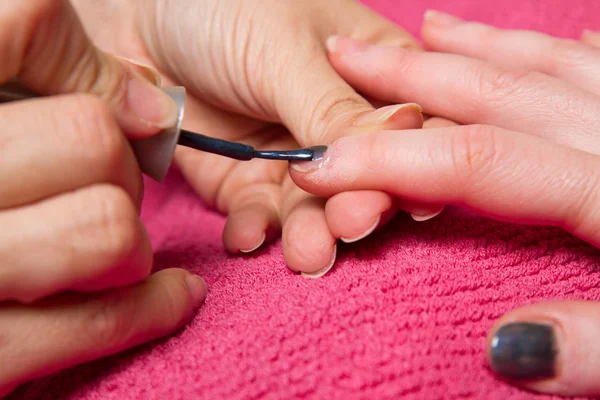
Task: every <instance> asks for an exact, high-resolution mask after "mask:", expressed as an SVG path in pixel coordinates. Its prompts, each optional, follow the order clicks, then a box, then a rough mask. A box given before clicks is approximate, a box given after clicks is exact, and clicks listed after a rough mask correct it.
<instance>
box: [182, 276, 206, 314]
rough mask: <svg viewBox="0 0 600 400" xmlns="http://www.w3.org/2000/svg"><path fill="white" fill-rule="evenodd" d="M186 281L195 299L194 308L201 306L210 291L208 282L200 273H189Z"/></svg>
mask: <svg viewBox="0 0 600 400" xmlns="http://www.w3.org/2000/svg"><path fill="white" fill-rule="evenodd" d="M185 283H186V284H187V287H188V290H189V292H190V295H191V296H192V299H193V301H194V308H198V307H200V306H201V305H202V303H204V300H205V299H206V295H207V293H208V289H207V287H206V282H204V279H202V278H201V277H199V276H198V275H189V276H188V277H186V278H185Z"/></svg>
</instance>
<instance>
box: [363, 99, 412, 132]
mask: <svg viewBox="0 0 600 400" xmlns="http://www.w3.org/2000/svg"><path fill="white" fill-rule="evenodd" d="M404 112H417V113H422V112H423V109H422V108H421V106H420V105H418V104H416V103H406V104H397V105H392V106H386V107H382V108H379V109H377V110H375V111H371V112H369V113H367V114H365V115H361V116H360V117H358V118H357V119H356V121H354V124H355V125H359V126H365V125H385V124H387V123H389V122H390V121H392V120H393V119H394V117H396V116H398V115H400V114H402V113H404Z"/></svg>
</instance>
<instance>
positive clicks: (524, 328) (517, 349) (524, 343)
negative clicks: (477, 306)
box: [491, 322, 557, 379]
mask: <svg viewBox="0 0 600 400" xmlns="http://www.w3.org/2000/svg"><path fill="white" fill-rule="evenodd" d="M556 354H557V349H556V340H555V336H554V329H553V327H552V326H551V325H545V324H539V323H528V322H519V323H511V324H507V325H504V326H503V327H501V328H500V329H498V331H497V332H496V335H495V336H494V338H493V339H492V345H491V364H492V368H493V369H494V371H496V372H497V373H499V374H500V375H503V376H505V377H507V378H512V379H542V378H550V377H552V376H553V375H554V363H555V359H556Z"/></svg>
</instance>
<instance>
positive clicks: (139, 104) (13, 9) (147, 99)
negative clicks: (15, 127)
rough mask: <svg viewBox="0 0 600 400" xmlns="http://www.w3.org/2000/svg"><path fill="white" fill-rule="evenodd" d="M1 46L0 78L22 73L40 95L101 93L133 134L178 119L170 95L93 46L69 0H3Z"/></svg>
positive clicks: (155, 129) (152, 130)
mask: <svg viewBox="0 0 600 400" xmlns="http://www.w3.org/2000/svg"><path fill="white" fill-rule="evenodd" d="M0 49H2V54H4V55H5V57H4V61H3V64H2V67H0V82H6V81H7V80H9V79H11V78H13V77H18V78H19V79H20V80H21V81H22V82H23V83H24V84H26V85H27V86H28V87H29V88H30V89H32V90H34V91H36V92H38V93H41V94H47V95H52V94H60V93H72V92H86V93H92V94H94V95H97V96H99V97H100V98H101V99H103V100H105V101H107V102H108V104H109V105H110V106H111V109H112V110H113V111H114V112H115V113H116V116H117V119H118V121H119V123H120V124H121V126H122V128H123V129H124V131H125V132H126V133H128V134H129V136H131V137H141V136H147V135H150V134H154V133H156V132H158V131H159V130H160V129H161V128H167V127H171V126H172V125H173V124H174V123H175V121H176V119H177V107H176V105H175V103H174V102H173V100H171V99H170V98H169V96H167V95H166V94H165V93H163V92H162V91H161V90H160V89H158V88H157V87H156V86H154V85H153V84H152V83H151V82H149V81H148V80H147V79H145V78H143V77H142V75H140V74H138V73H137V72H135V71H134V69H133V68H128V67H127V66H126V64H124V63H122V62H120V61H119V60H118V59H116V58H115V57H113V56H110V55H108V54H105V53H103V52H102V51H100V50H99V49H98V48H96V47H95V46H94V45H93V44H92V42H91V41H90V39H89V38H88V36H87V35H86V33H85V30H84V28H83V26H82V25H81V23H80V21H79V19H78V17H77V14H76V12H75V11H74V9H73V8H72V6H71V4H70V2H69V1H66V0H41V1H26V2H15V1H5V2H2V4H0Z"/></svg>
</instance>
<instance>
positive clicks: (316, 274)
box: [302, 246, 337, 279]
mask: <svg viewBox="0 0 600 400" xmlns="http://www.w3.org/2000/svg"><path fill="white" fill-rule="evenodd" d="M336 256H337V246H334V247H333V258H332V259H331V261H330V262H329V264H327V265H326V266H325V267H324V268H321V269H319V270H317V271H315V272H303V273H302V276H303V277H305V278H309V279H318V278H320V277H322V276H324V275H325V274H326V273H328V272H329V270H331V268H332V267H333V264H335V258H336Z"/></svg>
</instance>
